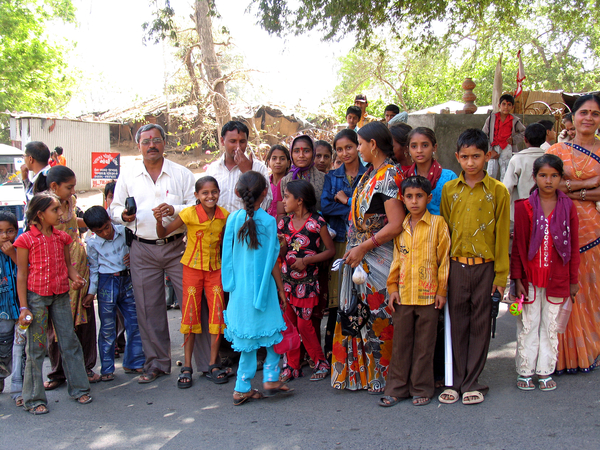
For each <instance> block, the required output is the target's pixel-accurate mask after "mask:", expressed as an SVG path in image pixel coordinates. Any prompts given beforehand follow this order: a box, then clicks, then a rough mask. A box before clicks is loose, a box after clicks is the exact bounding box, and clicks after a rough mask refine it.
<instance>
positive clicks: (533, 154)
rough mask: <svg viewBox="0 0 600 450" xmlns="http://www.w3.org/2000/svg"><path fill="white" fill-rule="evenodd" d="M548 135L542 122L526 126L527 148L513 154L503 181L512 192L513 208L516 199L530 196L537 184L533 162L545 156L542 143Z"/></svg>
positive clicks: (510, 192) (509, 191)
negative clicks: (534, 178) (534, 177)
mask: <svg viewBox="0 0 600 450" xmlns="http://www.w3.org/2000/svg"><path fill="white" fill-rule="evenodd" d="M546 136H547V132H546V128H545V127H544V126H543V125H542V124H541V123H539V122H538V123H532V124H529V125H527V128H525V145H526V146H527V148H526V149H524V150H521V151H520V152H519V153H517V154H515V155H513V157H512V158H511V159H510V162H509V163H508V167H507V169H506V175H505V176H504V179H503V180H502V182H503V184H504V186H506V189H508V193H509V194H510V203H511V210H512V206H513V205H514V202H515V200H519V199H521V198H529V192H530V191H531V188H532V187H533V185H534V184H535V181H534V180H533V176H532V173H533V162H534V161H535V160H536V159H538V158H539V157H540V156H544V153H545V151H544V149H543V148H541V145H542V144H544V142H545V141H546ZM515 188H516V191H515Z"/></svg>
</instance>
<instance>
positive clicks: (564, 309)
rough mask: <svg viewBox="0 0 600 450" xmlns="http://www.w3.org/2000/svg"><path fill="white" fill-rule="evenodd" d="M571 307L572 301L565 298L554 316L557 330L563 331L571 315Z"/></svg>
mask: <svg viewBox="0 0 600 450" xmlns="http://www.w3.org/2000/svg"><path fill="white" fill-rule="evenodd" d="M572 309H573V302H572V301H571V299H570V298H568V299H566V300H565V302H564V303H563V304H562V305H561V307H560V311H558V316H557V317H556V323H557V332H558V333H564V332H565V330H566V329H567V324H568V323H569V317H571V310H572Z"/></svg>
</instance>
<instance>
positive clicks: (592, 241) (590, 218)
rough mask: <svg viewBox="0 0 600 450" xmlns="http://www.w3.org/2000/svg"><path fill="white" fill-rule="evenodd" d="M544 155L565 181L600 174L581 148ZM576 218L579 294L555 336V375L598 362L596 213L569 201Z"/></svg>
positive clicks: (599, 226)
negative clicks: (555, 160)
mask: <svg viewBox="0 0 600 450" xmlns="http://www.w3.org/2000/svg"><path fill="white" fill-rule="evenodd" d="M547 153H550V154H553V155H556V156H558V157H559V158H560V159H562V161H563V164H564V170H565V175H564V176H565V178H567V179H571V180H587V179H589V178H592V177H595V176H599V175H600V158H599V157H598V156H597V155H595V154H593V153H590V152H589V151H588V150H586V149H585V148H583V147H579V146H578V145H574V144H570V143H566V142H563V143H560V144H555V145H553V146H552V147H550V148H549V149H548V151H547ZM573 203H575V206H576V207H577V215H578V216H579V253H580V254H581V263H580V265H579V293H578V294H577V297H576V299H575V303H574V304H573V310H572V311H571V317H570V319H569V323H568V325H567V329H566V331H565V332H564V334H559V335H558V362H557V364H556V371H557V373H559V374H561V373H564V372H567V373H576V372H577V371H578V370H579V371H581V372H589V371H590V370H592V369H594V368H595V367H596V366H597V365H599V363H600V292H599V291H598V285H597V279H598V275H600V245H599V244H600V212H598V211H597V210H596V204H595V202H593V201H589V200H586V201H581V200H575V199H573Z"/></svg>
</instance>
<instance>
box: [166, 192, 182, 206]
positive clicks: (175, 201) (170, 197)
mask: <svg viewBox="0 0 600 450" xmlns="http://www.w3.org/2000/svg"><path fill="white" fill-rule="evenodd" d="M165 202H166V203H167V205H182V204H183V201H182V197H181V195H177V194H171V193H170V192H169V193H167V195H166V196H165Z"/></svg>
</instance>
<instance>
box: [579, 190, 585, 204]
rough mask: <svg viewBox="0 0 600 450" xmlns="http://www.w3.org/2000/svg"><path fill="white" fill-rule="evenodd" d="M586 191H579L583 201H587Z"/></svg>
mask: <svg viewBox="0 0 600 450" xmlns="http://www.w3.org/2000/svg"><path fill="white" fill-rule="evenodd" d="M585 193H586V191H585V189H582V190H581V191H579V196H580V197H581V200H583V201H585Z"/></svg>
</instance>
